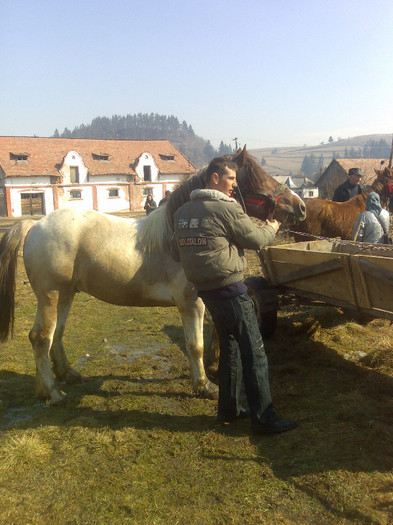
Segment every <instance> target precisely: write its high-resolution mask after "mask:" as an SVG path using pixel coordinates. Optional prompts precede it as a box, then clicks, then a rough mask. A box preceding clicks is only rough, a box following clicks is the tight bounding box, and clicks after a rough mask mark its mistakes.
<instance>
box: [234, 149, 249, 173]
mask: <svg viewBox="0 0 393 525" xmlns="http://www.w3.org/2000/svg"><path fill="white" fill-rule="evenodd" d="M246 162H247V150H246V146H245V145H244V147H243V149H242V150H241V149H239V150H238V151H237V153H236V163H237V165H238V166H239V167H240V168H242V167H243V166H245V165H246Z"/></svg>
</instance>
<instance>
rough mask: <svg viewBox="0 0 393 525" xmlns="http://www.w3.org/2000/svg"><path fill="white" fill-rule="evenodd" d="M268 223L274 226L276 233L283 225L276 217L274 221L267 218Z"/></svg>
mask: <svg viewBox="0 0 393 525" xmlns="http://www.w3.org/2000/svg"><path fill="white" fill-rule="evenodd" d="M266 224H267V225H268V226H271V227H272V228H274V231H275V232H276V233H277V232H278V229H279V228H280V226H281V222H278V221H276V219H273V220H272V221H269V219H266Z"/></svg>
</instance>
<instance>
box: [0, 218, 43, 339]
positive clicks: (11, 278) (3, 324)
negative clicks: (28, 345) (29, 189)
mask: <svg viewBox="0 0 393 525" xmlns="http://www.w3.org/2000/svg"><path fill="white" fill-rule="evenodd" d="M34 224H35V221H33V220H27V221H20V222H17V223H16V224H14V226H12V227H11V229H10V230H9V231H8V232H7V233H6V234H5V235H4V236H3V237H2V239H1V240H0V341H5V340H6V339H7V338H8V335H9V333H10V330H11V335H13V331H14V320H15V316H14V311H15V274H16V268H17V262H18V253H19V249H20V248H21V246H22V245H23V243H24V241H25V238H26V235H27V234H28V232H29V230H30V228H31V227H32V226H33V225H34Z"/></svg>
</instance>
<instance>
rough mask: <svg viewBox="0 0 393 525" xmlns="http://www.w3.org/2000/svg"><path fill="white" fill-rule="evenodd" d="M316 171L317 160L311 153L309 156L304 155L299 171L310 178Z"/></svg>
mask: <svg viewBox="0 0 393 525" xmlns="http://www.w3.org/2000/svg"><path fill="white" fill-rule="evenodd" d="M317 169H318V165H317V160H316V157H315V155H314V153H311V155H310V156H308V155H305V156H304V159H303V162H302V166H301V168H300V171H301V172H302V173H304V176H305V177H310V176H311V175H312V174H313V173H315V172H316V171H317Z"/></svg>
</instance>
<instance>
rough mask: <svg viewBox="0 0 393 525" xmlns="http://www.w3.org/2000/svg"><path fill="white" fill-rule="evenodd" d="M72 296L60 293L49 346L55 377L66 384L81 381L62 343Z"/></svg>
mask: <svg viewBox="0 0 393 525" xmlns="http://www.w3.org/2000/svg"><path fill="white" fill-rule="evenodd" d="M73 298H74V294H65V293H60V297H59V302H58V306H57V324H56V330H55V333H54V335H53V341H52V346H51V348H50V357H51V360H52V368H53V372H54V374H55V376H56V379H58V380H59V381H65V382H66V383H67V384H68V385H71V384H74V383H81V382H82V376H81V375H80V373H79V372H77V371H76V370H73V369H72V368H71V365H70V363H69V361H68V359H67V356H66V353H65V350H64V344H63V334H64V329H65V324H66V322H67V317H68V314H69V313H70V309H71V304H72V300H73Z"/></svg>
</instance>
